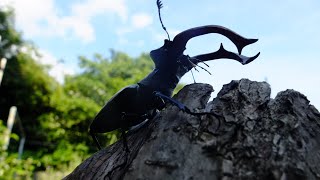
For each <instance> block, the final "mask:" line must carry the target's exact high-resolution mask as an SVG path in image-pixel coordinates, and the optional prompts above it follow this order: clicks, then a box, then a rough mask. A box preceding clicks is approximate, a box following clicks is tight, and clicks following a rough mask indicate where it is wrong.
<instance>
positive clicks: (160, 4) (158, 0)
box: [157, 0, 170, 41]
mask: <svg viewBox="0 0 320 180" xmlns="http://www.w3.org/2000/svg"><path fill="white" fill-rule="evenodd" d="M157 7H158V14H159V19H160V23H161V26H162V29H163V30H165V31H166V33H167V35H168V39H169V41H170V36H169V33H168V31H167V28H166V27H164V25H163V22H162V19H161V12H160V9H161V8H162V7H163V5H162V2H161V1H160V0H157Z"/></svg>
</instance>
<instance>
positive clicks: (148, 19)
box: [132, 13, 153, 29]
mask: <svg viewBox="0 0 320 180" xmlns="http://www.w3.org/2000/svg"><path fill="white" fill-rule="evenodd" d="M152 21H153V19H152V16H150V15H148V14H145V13H138V14H134V15H133V16H132V26H133V28H134V29H142V28H145V27H147V26H149V25H151V24H152Z"/></svg>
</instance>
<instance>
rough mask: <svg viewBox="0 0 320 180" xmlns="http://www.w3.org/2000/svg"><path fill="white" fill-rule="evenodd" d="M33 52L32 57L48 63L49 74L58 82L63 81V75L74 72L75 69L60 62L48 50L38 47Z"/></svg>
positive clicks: (42, 62)
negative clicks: (35, 51)
mask: <svg viewBox="0 0 320 180" xmlns="http://www.w3.org/2000/svg"><path fill="white" fill-rule="evenodd" d="M22 51H27V49H24V48H23V49H22ZM37 53H38V54H37V55H36V54H35V53H32V54H33V58H34V59H36V60H37V61H38V62H40V63H41V64H44V65H49V66H50V69H49V75H50V76H52V77H54V78H55V79H56V80H57V81H58V82H60V83H63V82H64V77H65V75H72V74H75V71H74V70H73V69H72V68H70V67H67V66H66V65H64V64H63V63H61V62H60V61H59V60H58V59H57V58H56V57H54V56H53V55H52V54H51V53H50V52H49V51H47V50H43V49H40V50H38V52H37Z"/></svg>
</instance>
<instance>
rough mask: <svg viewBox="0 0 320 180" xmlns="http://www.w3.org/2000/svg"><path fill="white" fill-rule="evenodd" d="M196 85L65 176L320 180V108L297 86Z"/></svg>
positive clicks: (236, 83) (259, 84)
mask: <svg viewBox="0 0 320 180" xmlns="http://www.w3.org/2000/svg"><path fill="white" fill-rule="evenodd" d="M212 91H213V89H212V87H211V86H210V85H207V84H191V85H188V86H186V87H184V88H183V89H182V90H181V91H180V92H179V93H178V94H177V95H176V96H175V97H174V98H175V99H177V100H178V101H180V102H182V103H184V104H185V105H187V106H188V107H189V108H190V109H191V110H192V111H193V112H211V113H214V114H216V115H202V116H194V115H189V114H187V113H184V112H181V111H179V110H178V108H176V107H174V106H171V105H167V106H166V108H165V109H164V110H163V111H161V112H160V113H159V114H158V115H157V116H156V117H155V118H154V119H152V120H150V121H149V122H147V123H146V124H145V125H144V126H143V127H141V128H140V129H139V130H138V131H137V132H135V133H133V134H131V135H129V136H128V146H129V149H130V152H129V153H126V151H125V150H124V147H123V143H122V141H121V140H120V141H118V142H117V143H115V144H113V145H111V146H110V147H107V148H105V149H103V150H101V151H99V152H97V153H95V154H93V155H92V156H91V157H90V158H88V159H87V160H85V161H84V162H83V163H82V164H80V165H79V166H78V167H77V168H76V169H75V170H74V171H73V172H72V173H71V174H70V175H68V176H67V177H66V178H65V179H130V180H131V179H168V180H170V179H190V180H191V179H210V180H214V179H223V180H227V179H266V180H267V179H273V180H278V179H279V180H285V179H288V180H289V179H290V180H292V179H293V180H294V179H297V180H298V179H299V180H300V179H310V180H316V179H320V113H319V112H318V110H317V109H316V108H315V107H314V106H312V105H310V104H309V101H308V99H307V98H306V97H305V96H304V95H302V94H301V93H299V92H297V91H294V90H286V91H283V92H280V93H278V95H277V96H276V98H275V99H272V98H270V92H271V89H270V86H269V84H267V83H266V82H254V81H250V80H248V79H242V80H240V81H231V83H229V84H227V85H224V86H223V88H222V90H221V91H220V92H219V93H218V95H217V97H216V98H214V99H213V101H211V102H209V103H207V101H208V100H209V97H210V94H211V92H212Z"/></svg>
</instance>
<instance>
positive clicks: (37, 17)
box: [0, 0, 127, 43]
mask: <svg viewBox="0 0 320 180" xmlns="http://www.w3.org/2000/svg"><path fill="white" fill-rule="evenodd" d="M4 5H11V6H12V7H13V8H14V9H15V13H16V22H17V25H18V27H19V28H21V29H22V30H23V32H24V33H25V35H26V37H28V38H32V37H35V36H47V37H57V36H58V37H64V38H70V36H71V37H72V38H79V39H81V40H82V41H83V42H85V43H88V42H92V41H93V40H94V39H95V32H94V27H93V25H92V24H91V21H92V19H93V18H94V17H96V16H101V15H110V14H112V15H116V16H118V17H120V18H121V20H123V21H126V20H127V8H126V5H125V3H124V0H117V1H112V0H104V1H101V0H91V1H90V0H86V1H82V2H81V3H76V4H73V5H72V6H71V7H70V9H71V13H70V14H69V15H61V12H60V9H59V8H58V7H57V6H56V4H55V0H28V1H25V0H4V1H2V2H1V3H0V6H4Z"/></svg>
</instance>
